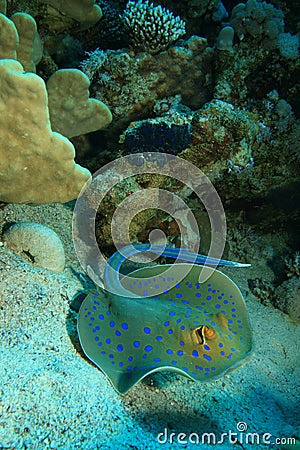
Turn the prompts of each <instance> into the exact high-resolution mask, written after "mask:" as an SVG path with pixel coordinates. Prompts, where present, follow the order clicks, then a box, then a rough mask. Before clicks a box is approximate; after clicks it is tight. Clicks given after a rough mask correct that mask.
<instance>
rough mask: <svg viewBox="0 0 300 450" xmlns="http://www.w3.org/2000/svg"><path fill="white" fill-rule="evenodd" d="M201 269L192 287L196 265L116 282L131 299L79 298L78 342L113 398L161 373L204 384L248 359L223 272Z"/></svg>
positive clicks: (240, 308) (247, 343)
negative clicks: (102, 375)
mask: <svg viewBox="0 0 300 450" xmlns="http://www.w3.org/2000/svg"><path fill="white" fill-rule="evenodd" d="M166 269H170V271H169V272H168V276H165V274H166ZM186 269H189V270H188V271H186ZM206 270H211V273H210V277H209V279H208V280H207V281H205V282H203V283H199V276H200V273H201V267H200V266H192V267H191V265H190V264H175V265H173V266H172V267H171V266H169V265H164V266H155V267H147V268H143V269H139V270H137V271H134V272H133V273H131V274H130V277H127V278H126V277H125V278H124V279H122V283H123V281H124V289H125V290H124V291H125V292H126V291H127V292H129V291H133V292H134V294H135V296H136V297H130V296H129V297H128V298H126V297H118V295H109V293H106V294H105V293H102V292H94V293H91V294H89V295H88V296H87V297H86V298H85V300H84V301H83V303H82V305H81V307H80V310H79V314H78V333H79V338H80V343H81V345H82V348H83V350H84V352H85V354H86V355H87V357H88V358H89V359H90V360H91V361H93V362H94V363H95V364H96V365H97V367H99V368H100V369H101V370H102V371H103V372H104V373H105V374H106V376H107V377H108V378H109V380H110V381H111V383H112V384H113V386H114V387H115V389H116V390H117V391H118V392H120V393H125V392H127V391H128V390H129V389H130V388H131V387H133V386H134V385H135V384H136V383H138V382H139V381H140V380H142V379H143V378H144V377H145V376H147V375H149V374H151V373H154V372H157V371H162V370H172V371H175V372H177V373H179V374H182V375H185V376H187V377H188V378H190V379H193V380H197V381H201V382H206V381H211V380H213V379H216V378H219V377H221V376H222V375H224V374H225V373H227V372H229V371H230V370H232V369H233V368H236V367H238V366H239V365H241V364H242V363H243V362H244V361H245V360H246V359H247V358H248V357H249V355H250V354H251V352H252V332H251V327H250V323H249V319H248V313H247V309H246V306H245V303H244V299H243V296H242V294H241V292H240V290H239V289H238V287H237V286H236V285H235V283H234V282H233V281H232V280H230V279H229V278H228V277H227V276H226V275H225V274H223V273H221V272H219V271H218V270H213V269H209V268H206ZM177 277H178V280H177ZM172 278H174V280H173V281H175V284H174V283H173V285H172V286H171V285H170V281H172ZM171 284H172V283H171ZM148 291H151V295H152V296H151V297H147V295H148V293H149V292H148ZM156 294H157V295H156Z"/></svg>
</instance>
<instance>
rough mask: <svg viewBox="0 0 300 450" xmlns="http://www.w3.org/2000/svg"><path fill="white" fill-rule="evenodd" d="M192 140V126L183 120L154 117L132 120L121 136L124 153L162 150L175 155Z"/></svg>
mask: <svg viewBox="0 0 300 450" xmlns="http://www.w3.org/2000/svg"><path fill="white" fill-rule="evenodd" d="M191 141H192V128H191V125H190V123H189V122H187V121H184V120H178V123H177V121H176V122H175V121H173V120H172V119H170V118H168V117H165V118H156V119H149V120H141V121H138V122H132V123H131V125H130V126H129V127H128V128H127V130H126V131H125V133H124V134H123V136H122V142H123V143H124V145H125V147H126V151H125V152H124V153H140V152H163V153H169V154H172V155H177V154H178V153H179V152H181V151H182V150H184V149H185V148H187V147H188V145H189V144H190V143H191Z"/></svg>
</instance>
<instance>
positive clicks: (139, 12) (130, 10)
mask: <svg viewBox="0 0 300 450" xmlns="http://www.w3.org/2000/svg"><path fill="white" fill-rule="evenodd" d="M123 19H124V21H125V25H126V28H127V29H128V32H129V35H130V37H131V40H132V44H133V47H134V48H135V49H136V50H140V51H147V52H149V53H159V52H160V51H163V50H165V49H166V48H168V46H169V45H170V44H171V43H172V42H175V41H176V40H177V39H178V38H179V37H180V36H182V35H184V34H185V22H184V21H183V20H182V19H181V18H180V17H178V16H177V17H175V16H174V15H173V14H172V13H171V12H170V11H169V10H167V9H166V8H163V7H162V6H161V5H158V6H154V4H153V3H150V2H149V1H148V0H145V1H143V0H138V1H137V2H134V1H129V2H128V3H127V5H126V8H125V10H124V13H123Z"/></svg>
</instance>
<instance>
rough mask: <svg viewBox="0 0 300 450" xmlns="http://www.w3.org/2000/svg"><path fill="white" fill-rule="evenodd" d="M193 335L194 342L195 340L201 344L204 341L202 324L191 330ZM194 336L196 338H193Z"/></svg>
mask: <svg viewBox="0 0 300 450" xmlns="http://www.w3.org/2000/svg"><path fill="white" fill-rule="evenodd" d="M193 336H194V339H193V340H194V342H196V343H197V344H200V345H202V344H203V342H204V337H203V326H202V327H198V328H195V329H194V330H193ZM195 338H196V339H195Z"/></svg>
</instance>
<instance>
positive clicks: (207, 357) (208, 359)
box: [203, 353, 212, 361]
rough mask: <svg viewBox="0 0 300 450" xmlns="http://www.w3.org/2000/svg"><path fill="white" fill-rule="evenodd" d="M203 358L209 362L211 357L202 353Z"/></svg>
mask: <svg viewBox="0 0 300 450" xmlns="http://www.w3.org/2000/svg"><path fill="white" fill-rule="evenodd" d="M203 358H205V359H207V361H211V360H212V357H211V356H209V355H207V354H206V353H204V355H203Z"/></svg>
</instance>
